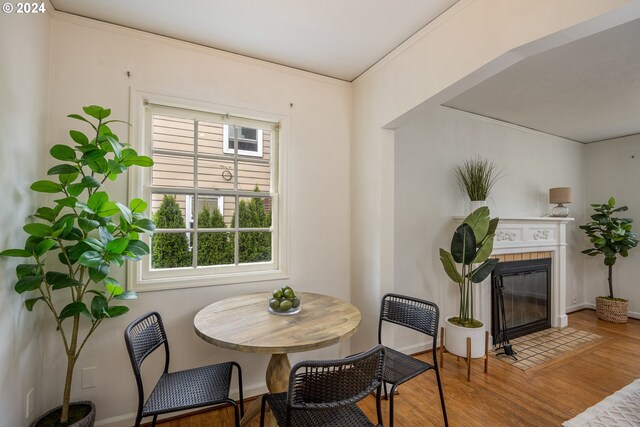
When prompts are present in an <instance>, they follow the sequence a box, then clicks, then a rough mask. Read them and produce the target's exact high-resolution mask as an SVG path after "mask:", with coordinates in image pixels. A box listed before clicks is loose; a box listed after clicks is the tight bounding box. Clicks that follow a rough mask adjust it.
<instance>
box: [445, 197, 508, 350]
mask: <svg viewBox="0 0 640 427" xmlns="http://www.w3.org/2000/svg"><path fill="white" fill-rule="evenodd" d="M498 221H499V220H498V218H493V219H490V218H489V208H487V207H486V206H483V207H481V208H478V209H476V210H475V211H473V212H472V213H471V214H470V215H469V216H467V217H466V218H465V219H464V221H463V222H462V224H461V225H460V226H458V228H456V231H455V232H454V233H453V238H452V239H451V251H450V252H449V251H447V250H445V249H442V248H440V261H441V262H442V266H443V267H444V271H445V272H446V273H447V276H449V278H450V279H451V280H452V281H453V282H454V283H455V284H456V285H457V286H458V291H459V296H460V299H459V307H458V316H455V317H450V318H448V319H446V320H445V335H446V340H445V347H446V349H447V351H449V352H450V353H453V354H455V355H457V356H461V357H466V356H467V337H470V338H471V357H472V358H477V357H481V356H483V355H484V353H485V351H484V331H485V329H484V325H483V323H482V322H481V321H480V320H477V319H475V318H474V309H473V304H474V301H473V287H474V284H476V283H481V282H482V281H483V280H485V279H486V278H487V277H488V276H489V274H491V272H492V271H493V269H494V268H495V267H496V264H497V263H498V260H497V259H492V258H489V256H490V255H491V252H492V251H493V237H494V234H495V231H496V228H497V227H498Z"/></svg>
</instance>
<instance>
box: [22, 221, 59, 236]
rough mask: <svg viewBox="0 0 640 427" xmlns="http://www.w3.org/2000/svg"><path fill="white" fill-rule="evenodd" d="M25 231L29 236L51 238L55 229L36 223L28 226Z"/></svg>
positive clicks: (24, 228)
mask: <svg viewBox="0 0 640 427" xmlns="http://www.w3.org/2000/svg"><path fill="white" fill-rule="evenodd" d="M22 229H23V230H24V231H26V232H27V233H28V234H30V235H32V236H36V237H47V236H51V233H53V228H52V227H51V226H49V225H46V224H40V223H39V222H34V223H32V224H27V225H25V226H24V227H22Z"/></svg>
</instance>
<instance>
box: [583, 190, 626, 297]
mask: <svg viewBox="0 0 640 427" xmlns="http://www.w3.org/2000/svg"><path fill="white" fill-rule="evenodd" d="M591 207H592V208H593V210H594V211H596V213H595V214H593V215H591V219H592V220H593V221H591V222H588V223H586V224H585V225H581V226H580V229H582V230H584V231H585V233H586V234H587V236H588V237H589V240H590V241H591V244H593V248H589V249H585V250H583V251H582V253H583V254H586V255H589V256H596V255H603V256H604V265H606V266H607V267H608V268H609V276H608V281H609V295H608V298H609V299H615V298H614V296H613V265H614V264H615V263H616V260H617V256H618V255H620V256H622V257H626V256H628V255H629V250H630V249H632V248H635V247H636V246H638V239H637V236H636V234H635V233H634V232H633V231H631V223H632V222H633V219H632V218H620V217H616V216H614V214H616V213H617V212H625V211H627V210H628V209H629V208H628V207H627V206H620V207H619V208H616V199H615V198H613V197H611V198H610V199H609V201H608V202H607V203H602V204H593V205H591Z"/></svg>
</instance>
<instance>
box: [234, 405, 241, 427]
mask: <svg viewBox="0 0 640 427" xmlns="http://www.w3.org/2000/svg"><path fill="white" fill-rule="evenodd" d="M240 404H241V405H242V403H240ZM231 405H233V415H234V417H235V420H236V427H240V409H239V408H238V404H237V403H236V402H234V401H233V400H232V401H231Z"/></svg>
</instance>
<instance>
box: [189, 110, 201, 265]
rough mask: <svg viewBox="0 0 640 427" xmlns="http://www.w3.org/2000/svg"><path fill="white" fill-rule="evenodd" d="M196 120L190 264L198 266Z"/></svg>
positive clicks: (196, 128) (196, 121) (196, 127)
mask: <svg viewBox="0 0 640 427" xmlns="http://www.w3.org/2000/svg"><path fill="white" fill-rule="evenodd" d="M198 124H199V122H198V120H194V125H193V154H194V156H193V185H194V188H193V209H192V211H193V246H192V248H191V255H192V258H191V265H192V266H193V268H196V267H198V197H199V195H198V187H199V185H198Z"/></svg>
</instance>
